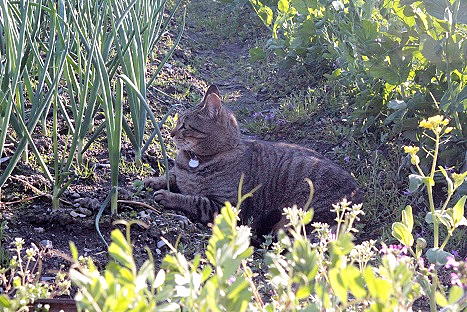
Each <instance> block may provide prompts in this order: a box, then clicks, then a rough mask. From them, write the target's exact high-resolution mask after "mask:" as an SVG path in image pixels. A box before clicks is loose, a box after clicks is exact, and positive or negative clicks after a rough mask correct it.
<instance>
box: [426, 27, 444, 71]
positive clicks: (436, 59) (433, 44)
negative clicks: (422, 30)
mask: <svg viewBox="0 0 467 312" xmlns="http://www.w3.org/2000/svg"><path fill="white" fill-rule="evenodd" d="M421 40H422V42H423V48H422V54H423V56H424V57H425V58H426V59H427V60H428V61H430V62H432V63H433V64H436V65H438V66H439V65H441V64H442V63H443V47H442V46H441V44H440V43H439V42H438V41H436V40H435V39H433V38H432V37H431V36H430V35H422V36H421Z"/></svg>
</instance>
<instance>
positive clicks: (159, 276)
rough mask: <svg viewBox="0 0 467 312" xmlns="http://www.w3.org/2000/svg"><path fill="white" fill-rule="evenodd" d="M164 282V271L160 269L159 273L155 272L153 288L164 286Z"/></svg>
mask: <svg viewBox="0 0 467 312" xmlns="http://www.w3.org/2000/svg"><path fill="white" fill-rule="evenodd" d="M164 282H165V271H164V270H162V269H160V270H159V272H157V275H156V278H155V280H154V284H153V287H154V288H159V287H160V286H162V284H164Z"/></svg>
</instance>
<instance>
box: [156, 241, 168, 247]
mask: <svg viewBox="0 0 467 312" xmlns="http://www.w3.org/2000/svg"><path fill="white" fill-rule="evenodd" d="M165 245H166V243H165V242H164V241H163V240H160V241H158V242H157V248H158V249H159V248H161V247H162V246H165Z"/></svg>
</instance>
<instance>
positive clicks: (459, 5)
mask: <svg viewBox="0 0 467 312" xmlns="http://www.w3.org/2000/svg"><path fill="white" fill-rule="evenodd" d="M452 9H453V15H454V16H456V17H457V20H455V21H454V22H457V23H461V24H467V1H465V0H457V1H455V2H454V3H453V4H452Z"/></svg>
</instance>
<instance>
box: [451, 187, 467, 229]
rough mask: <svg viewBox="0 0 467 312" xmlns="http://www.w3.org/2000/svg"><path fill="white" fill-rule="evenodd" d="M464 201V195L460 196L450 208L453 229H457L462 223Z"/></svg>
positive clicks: (466, 197)
mask: <svg viewBox="0 0 467 312" xmlns="http://www.w3.org/2000/svg"><path fill="white" fill-rule="evenodd" d="M466 199H467V196H466V195H464V196H462V197H461V198H460V199H459V200H458V201H457V203H456V204H455V205H454V207H453V208H452V209H453V214H452V219H453V223H454V227H457V226H458V225H459V224H460V222H461V221H462V218H463V217H464V206H465V200H466Z"/></svg>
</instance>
